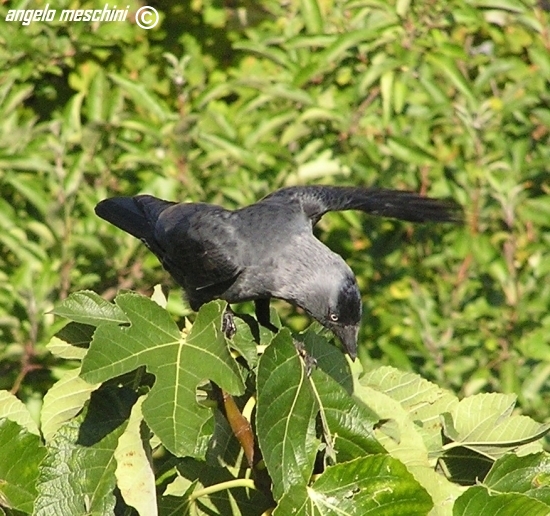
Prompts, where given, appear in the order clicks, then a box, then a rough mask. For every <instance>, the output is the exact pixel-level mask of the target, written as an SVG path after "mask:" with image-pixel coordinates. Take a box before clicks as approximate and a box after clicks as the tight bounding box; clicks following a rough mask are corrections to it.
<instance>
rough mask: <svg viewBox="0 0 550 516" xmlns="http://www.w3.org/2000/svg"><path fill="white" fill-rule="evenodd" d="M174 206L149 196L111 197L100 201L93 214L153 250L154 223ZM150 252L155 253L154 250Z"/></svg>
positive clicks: (154, 244) (154, 241)
mask: <svg viewBox="0 0 550 516" xmlns="http://www.w3.org/2000/svg"><path fill="white" fill-rule="evenodd" d="M174 204H175V203H173V202H168V201H163V200H161V199H157V198H156V197H153V196H151V195H137V196H135V197H112V198H111V199H105V200H103V201H101V202H100V203H99V204H98V205H97V206H96V207H95V212H96V214H97V215H98V216H99V217H101V218H102V219H105V220H106V221H107V222H110V223H111V224H113V225H114V226H116V227H117V228H119V229H122V230H123V231H126V232H127V233H130V235H133V236H135V237H136V238H139V239H140V240H143V241H144V242H145V243H146V244H147V245H148V246H149V247H151V248H154V247H155V246H156V239H155V223H156V221H157V219H158V217H159V215H160V214H161V213H162V212H163V211H164V210H165V209H166V208H168V207H170V206H173V205H174ZM152 250H153V252H155V250H154V249H152Z"/></svg>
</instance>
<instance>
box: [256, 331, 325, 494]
mask: <svg viewBox="0 0 550 516" xmlns="http://www.w3.org/2000/svg"><path fill="white" fill-rule="evenodd" d="M309 381H310V380H309V378H307V376H306V371H305V367H304V365H303V364H302V361H301V360H300V357H299V356H298V354H297V352H296V349H295V347H294V345H293V343H292V337H291V336H290V332H289V331H288V330H287V329H283V330H281V331H280V332H279V333H278V334H277V336H276V337H275V338H274V339H273V341H272V342H271V344H270V345H269V346H268V348H267V349H266V350H265V353H264V354H263V355H262V357H261V359H260V362H259V364H258V373H257V392H258V405H257V409H256V428H257V434H258V443H259V445H260V449H261V451H262V456H263V458H264V461H265V464H266V467H267V470H268V472H269V475H270V476H271V478H272V480H273V494H274V496H275V499H279V498H281V496H282V495H283V494H284V493H285V492H286V491H288V490H289V489H290V488H291V487H292V486H297V485H303V486H304V487H305V486H306V485H307V483H308V482H309V479H310V476H311V473H312V471H313V464H314V461H315V454H316V452H317V448H318V446H319V441H318V439H317V438H316V436H315V414H316V413H317V410H318V407H317V404H316V402H315V398H314V396H313V393H312V392H311V387H310V385H309Z"/></svg>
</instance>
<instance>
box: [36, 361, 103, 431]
mask: <svg viewBox="0 0 550 516" xmlns="http://www.w3.org/2000/svg"><path fill="white" fill-rule="evenodd" d="M79 374H80V368H78V369H73V370H71V371H66V372H65V373H64V374H63V376H62V377H61V378H60V379H59V380H58V381H57V382H56V383H55V384H54V385H53V386H52V387H51V388H50V390H49V391H48V392H47V393H46V395H45V396H44V401H43V404H42V410H41V411H40V421H41V429H42V433H43V435H44V439H45V440H46V442H48V441H50V440H51V439H52V437H53V436H54V435H55V432H57V430H58V429H59V428H60V427H61V425H63V424H64V423H66V422H67V421H69V420H70V419H71V418H73V417H74V416H75V415H76V414H78V412H80V411H81V410H82V407H83V406H84V404H85V403H86V402H87V401H88V400H89V399H90V396H91V394H92V392H93V391H95V390H96V389H97V388H98V387H99V384H98V383H96V384H90V383H88V382H86V381H84V380H83V379H82V378H80V376H79Z"/></svg>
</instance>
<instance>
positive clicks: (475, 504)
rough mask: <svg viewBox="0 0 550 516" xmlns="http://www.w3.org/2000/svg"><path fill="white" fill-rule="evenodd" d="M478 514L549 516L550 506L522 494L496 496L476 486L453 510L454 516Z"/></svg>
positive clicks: (488, 490)
mask: <svg viewBox="0 0 550 516" xmlns="http://www.w3.org/2000/svg"><path fill="white" fill-rule="evenodd" d="M478 514H487V515H488V514H498V516H518V514H525V515H529V516H548V514H550V506H549V505H547V504H545V503H543V502H539V501H538V500H536V499H534V498H529V497H528V496H525V495H522V494H518V493H513V494H511V493H510V494H508V493H506V494H495V493H493V492H492V491H491V490H490V489H487V488H486V487H483V486H474V487H470V489H468V491H466V492H465V493H464V494H463V495H461V496H460V497H459V498H458V499H457V501H456V502H455V505H454V508H453V516H473V515H478Z"/></svg>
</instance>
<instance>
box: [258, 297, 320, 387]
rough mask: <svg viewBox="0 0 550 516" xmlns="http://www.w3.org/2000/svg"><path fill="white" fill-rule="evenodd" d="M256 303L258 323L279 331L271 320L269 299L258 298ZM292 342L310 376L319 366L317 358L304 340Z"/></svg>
mask: <svg viewBox="0 0 550 516" xmlns="http://www.w3.org/2000/svg"><path fill="white" fill-rule="evenodd" d="M255 304H256V319H257V321H258V323H259V324H261V325H262V326H263V327H264V328H267V329H269V330H271V331H272V332H274V333H277V332H278V331H279V328H277V326H275V325H274V324H271V320H270V318H269V299H257V300H256V301H255ZM292 342H293V343H294V347H295V348H296V351H298V354H299V355H300V356H301V357H302V359H303V361H304V364H305V366H306V373H307V375H308V377H309V376H310V375H311V373H312V372H313V369H315V367H317V360H316V359H315V358H314V357H312V356H311V355H309V354H308V352H307V351H306V348H305V347H304V344H303V343H302V342H300V341H298V340H296V339H292Z"/></svg>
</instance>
